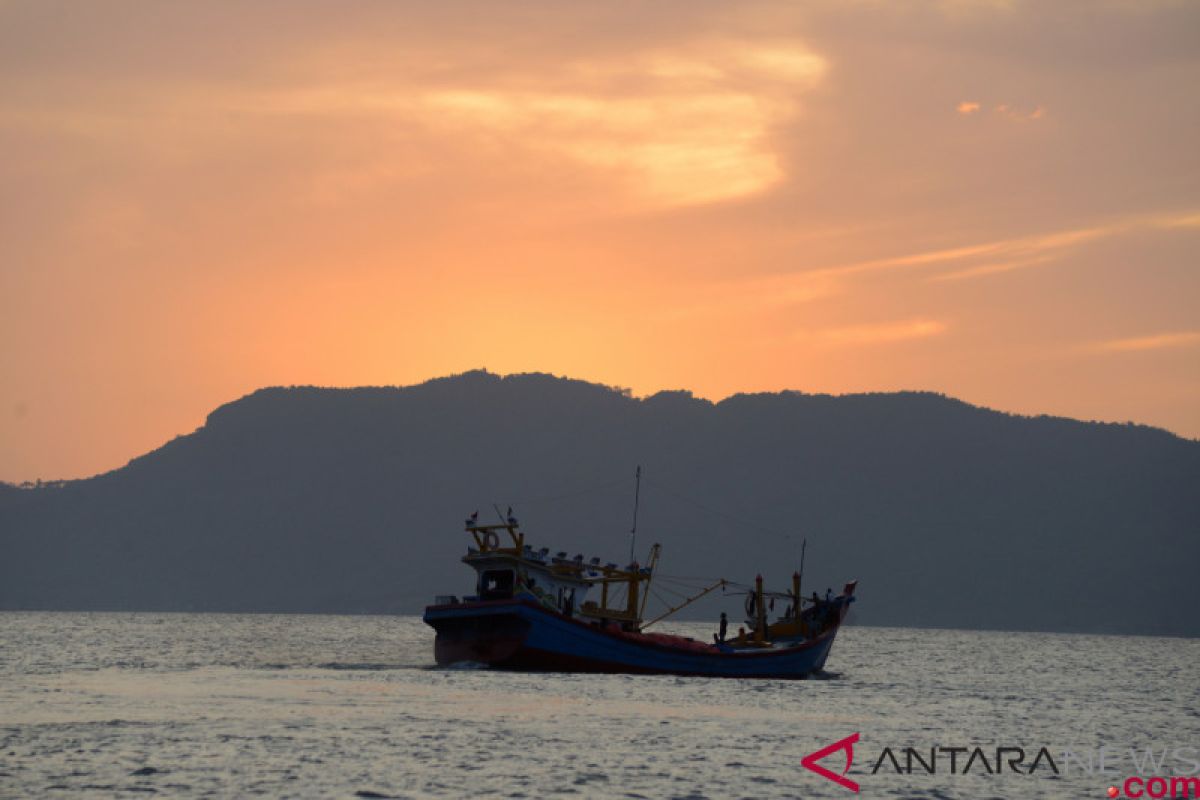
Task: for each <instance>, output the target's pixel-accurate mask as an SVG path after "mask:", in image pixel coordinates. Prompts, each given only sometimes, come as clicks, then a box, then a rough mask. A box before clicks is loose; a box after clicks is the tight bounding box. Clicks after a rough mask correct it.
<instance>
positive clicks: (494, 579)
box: [479, 569, 513, 600]
mask: <svg viewBox="0 0 1200 800" xmlns="http://www.w3.org/2000/svg"><path fill="white" fill-rule="evenodd" d="M512 594H513V571H512V570H511V569H488V570H484V571H483V573H482V574H481V575H480V576H479V599H480V600H504V599H507V598H509V597H512Z"/></svg>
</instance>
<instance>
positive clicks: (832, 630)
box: [424, 598, 845, 679]
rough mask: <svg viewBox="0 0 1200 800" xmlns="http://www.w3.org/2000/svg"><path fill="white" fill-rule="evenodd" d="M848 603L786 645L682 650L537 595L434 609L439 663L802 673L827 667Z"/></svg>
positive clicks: (728, 674) (733, 674)
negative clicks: (815, 632)
mask: <svg viewBox="0 0 1200 800" xmlns="http://www.w3.org/2000/svg"><path fill="white" fill-rule="evenodd" d="M844 616H845V606H844V605H843V606H840V607H839V609H838V618H837V620H836V621H835V623H834V624H833V625H831V626H830V627H829V628H828V629H827V630H826V631H825V632H824V633H822V634H821V635H820V636H818V637H816V638H814V639H811V640H807V641H804V642H798V643H794V644H792V645H790V646H786V647H774V648H746V649H737V650H735V649H733V648H730V647H717V646H711V647H709V646H696V645H692V646H690V647H683V646H678V645H672V644H670V643H662V642H656V641H653V640H649V639H646V638H643V637H639V636H630V635H627V634H622V633H619V632H616V631H611V630H605V629H603V628H600V627H598V626H596V625H593V624H590V623H587V622H583V621H581V620H579V619H575V618H572V617H567V616H565V615H563V614H559V613H557V612H555V611H552V610H550V609H547V608H545V607H544V606H542V605H540V604H539V603H536V602H534V601H531V600H526V599H522V598H514V599H511V600H494V601H487V602H468V603H456V604H453V605H438V606H429V607H428V608H426V609H425V616H424V619H425V622H426V623H428V624H429V625H430V626H432V627H433V628H434V629H435V630H436V631H437V639H436V642H435V645H434V654H435V657H436V658H437V662H438V664H442V665H447V664H453V663H459V662H477V663H483V664H487V665H488V666H491V667H494V668H497V669H513V670H526V671H552V672H609V673H640V674H671V675H696V676H707V677H722V678H775V679H792V678H803V677H806V676H808V675H810V674H812V673H813V672H817V671H819V670H821V669H822V668H823V667H824V666H825V660H826V658H828V656H829V651H830V648H832V647H833V640H834V638H835V637H836V635H837V631H838V628H839V626H840V623H841V620H842V618H843V617H844Z"/></svg>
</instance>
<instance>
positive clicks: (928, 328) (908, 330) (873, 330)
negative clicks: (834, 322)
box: [799, 319, 948, 346]
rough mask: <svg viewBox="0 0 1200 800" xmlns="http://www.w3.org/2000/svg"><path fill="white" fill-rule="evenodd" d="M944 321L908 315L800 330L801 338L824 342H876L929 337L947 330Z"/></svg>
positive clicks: (854, 343)
mask: <svg viewBox="0 0 1200 800" xmlns="http://www.w3.org/2000/svg"><path fill="white" fill-rule="evenodd" d="M947 327H948V326H947V325H946V323H945V322H942V321H940V320H935V319H909V320H900V321H893V322H880V323H871V324H866V325H850V326H846V327H838V328H824V329H822V330H817V331H807V332H803V333H801V334H799V336H800V338H802V339H806V340H810V341H813V342H816V343H818V344H824V345H847V346H854V345H875V344H890V343H893V342H903V341H908V340H911V339H927V338H929V337H931V336H938V335H940V334H942V333H945V332H946V330H947Z"/></svg>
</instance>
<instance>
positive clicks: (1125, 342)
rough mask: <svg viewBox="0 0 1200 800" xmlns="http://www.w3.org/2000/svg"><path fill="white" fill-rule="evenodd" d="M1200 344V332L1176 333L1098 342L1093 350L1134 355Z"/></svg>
mask: <svg viewBox="0 0 1200 800" xmlns="http://www.w3.org/2000/svg"><path fill="white" fill-rule="evenodd" d="M1197 344H1200V331H1176V332H1173V333H1158V334H1153V335H1150V336H1134V337H1131V338H1128V339H1109V340H1108V341H1104V342H1098V343H1096V344H1095V345H1093V347H1092V348H1091V349H1092V350H1095V351H1098V352H1104V353H1133V352H1138V351H1141V350H1163V349H1165V348H1171V347H1191V346H1194V345H1197Z"/></svg>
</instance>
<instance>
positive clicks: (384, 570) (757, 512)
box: [0, 370, 1200, 636]
mask: <svg viewBox="0 0 1200 800" xmlns="http://www.w3.org/2000/svg"><path fill="white" fill-rule="evenodd" d="M635 464H643V465H644V466H645V468H646V477H647V480H646V483H645V485H644V486H643V493H644V494H643V503H644V504H645V505H644V507H643V518H642V521H641V522H640V523H639V528H640V529H642V530H644V531H645V536H646V537H651V536H653V537H655V538H661V539H662V540H663V541H664V544H667V545H669V547H668V550H667V558H668V559H670V561H669V562H664V565H665V568H668V569H670V571H672V572H676V573H682V574H704V572H705V571H706V570H708V571H711V570H712V569H713V565H714V564H716V565H719V566H721V567H722V568H727V569H730V570H733V571H737V572H738V574H740V575H742V576H743V577H745V575H752V574H753V571H754V570H756V569H762V568H763V565H772V568H773V569H775V570H776V571H780V572H781V574H780V575H774V574H772V576H771V579H772V580H773V581H774V582H776V583H782V582H783V578H784V577H785V573H786V575H790V570H791V569H792V568H794V566H795V565H794V563H788V564H786V565H785V564H780V563H779V562H780V551H784V552H785V554H790V553H791V552H793V551H794V550H795V549H796V548H797V547H798V543H799V538H804V537H807V538H808V539H809V557H810V562H809V564H810V566H809V567H808V570H809V573H808V574H809V575H811V576H812V577H813V578H815V579H817V580H818V581H819V582H820V583H821V585H822V586H823V585H825V584H836V583H837V582H838V581H841V580H843V579H846V578H850V577H854V576H857V577H860V578H862V580H863V583H862V590H863V602H862V603H861V604H860V607H859V612H858V616H859V617H860V619H861V620H862V621H863V622H870V623H877V624H911V625H928V626H933V627H986V628H997V627H999V628H1012V629H1029V630H1081V631H1106V632H1123V633H1134V632H1147V633H1168V634H1179V635H1191V636H1195V635H1200V622H1198V621H1197V620H1195V619H1194V617H1195V615H1194V614H1189V613H1187V604H1188V600H1187V597H1188V595H1187V593H1186V589H1187V587H1188V585H1189V582H1190V580H1191V578H1190V573H1189V572H1188V570H1187V569H1186V567H1185V565H1186V564H1187V563H1191V564H1194V563H1196V556H1197V555H1200V548H1198V545H1197V539H1198V536H1197V532H1198V531H1200V502H1198V501H1197V499H1196V498H1195V497H1193V495H1195V494H1196V493H1195V492H1194V490H1193V488H1194V487H1195V486H1196V485H1200V443H1198V442H1195V441H1192V440H1187V439H1184V438H1182V437H1178V436H1176V435H1175V434H1172V433H1170V432H1169V431H1163V430H1161V429H1157V428H1151V427H1148V426H1139V425H1130V424H1121V423H1097V422H1083V421H1078V420H1070V419H1063V418H1058V417H1049V416H1036V417H1026V416H1021V415H1013V414H1008V413H1005V412H1000V411H994V410H991V409H984V408H980V407H976V406H972V405H970V404H967V403H964V402H963V401H961V400H957V399H954V398H950V397H946V396H944V395H941V394H937V393H932V392H901V393H863V394H855V395H841V396H832V395H820V394H805V393H798V392H780V393H739V394H736V395H731V396H730V397H727V398H724V399H722V400H720V401H716V402H714V401H710V400H706V399H703V398H696V397H694V396H692V395H691V393H690V392H687V391H667V392H658V393H656V394H653V395H650V396H647V397H642V398H635V397H633V396H632V395H631V393H630V392H628V390H622V389H620V388H616V387H606V386H602V385H599V384H593V383H588V382H585V381H579V380H574V379H566V378H557V377H554V376H550V375H545V374H541V373H527V374H522V375H511V376H499V375H495V374H493V373H489V372H485V371H478V370H476V371H471V372H468V373H462V374H460V375H456V376H448V377H446V378H439V379H435V380H433V381H429V382H426V383H423V384H418V385H415V386H409V387H359V388H352V389H328V388H320V387H269V388H265V389H260V390H258V391H256V392H253V393H251V394H249V395H246V396H245V397H243V398H240V399H238V400H234V401H231V402H229V403H225V404H222V405H221V406H219V407H217V408H216V409H214V410H213V411H212V412H211V413H210V414H209V415H208V417H207V418H206V420H205V423H204V425H203V426H201V427H200V428H197V429H196V430H195V431H193V432H192V433H189V434H185V435H182V436H179V437H176V438H175V439H173V440H171V441H170V442H168V443H166V444H165V445H163V446H162V447H160V448H156V449H155V450H153V451H150V452H149V453H146V454H144V455H142V456H139V457H137V458H135V459H132V460H131V461H130V462H129V463H128V464H127V465H125V466H124V467H121V468H119V469H117V470H113V471H111V472H107V473H102V474H101V475H98V476H95V477H93V478H88V479H80V480H77V481H68V482H64V483H56V484H54V485H53V486H52V487H48V488H43V489H35V490H16V489H12V488H11V487H9V489H8V491H3V492H0V546H3V549H4V551H5V552H6V553H7V554H8V555H9V557H8V558H5V559H3V562H4V563H3V564H2V565H0V608H63V609H76V608H111V609H146V610H215V611H233V610H246V611H254V610H258V611H330V612H379V613H397V612H404V613H415V612H416V611H419V609H420V607H421V604H422V602H423V601H425V600H426V599H428V597H431V596H432V595H433V594H435V593H438V594H442V593H459V594H462V593H467V592H468V589H469V587H468V584H469V582H470V575H469V573H468V572H467V571H466V569H465V568H464V567H462V566H461V565H460V564H458V562H457V556H458V555H459V554H460V553H461V551H462V548H463V547H464V546H465V540H464V539H463V537H462V536H461V535H457V534H455V533H454V531H455V529H456V526H457V524H458V523H459V521H460V519H461V516H462V514H464V513H466V512H469V511H470V510H472V509H473V508H474V507H476V506H482V507H483V508H484V509H487V508H488V506H489V504H490V503H491V502H496V503H500V504H507V503H509V502H513V504H514V506H516V507H517V508H518V513H519V514H520V515H521V516H522V520H523V522H525V523H526V527H527V530H528V531H529V535H530V537H531V539H532V540H535V541H538V542H540V543H544V544H546V545H548V546H551V547H552V548H554V549H570V550H571V551H572V552H576V551H577V550H580V549H582V550H585V551H587V552H589V553H592V554H595V555H602V556H604V557H605V559H606V560H617V559H616V558H614V557H615V556H617V555H618V554H619V553H621V552H626V553H627V549H628V541H627V532H628V526H629V518H628V517H629V513H630V509H629V505H630V503H631V495H632V477H631V475H632V469H633V465H635ZM596 486H600V487H602V488H601V489H596V490H595V491H594V492H592V488H590V487H596ZM603 487H607V488H603ZM589 492H592V493H589ZM559 495H567V496H571V495H575V497H574V499H565V500H554V499H553V498H555V497H557V496H559ZM522 498H527V499H528V498H532V499H534V501H531V502H527V503H522ZM538 498H540V499H538ZM546 498H551V500H550V501H547V500H546ZM699 498H703V499H702V500H700V499H699ZM646 501H649V502H646ZM702 509H704V510H702ZM720 509H736V510H737V512H736V513H729V514H726V513H723V512H720ZM622 531H624V533H622ZM643 541H645V542H646V543H647V544H648V541H649V538H647V539H646V540H643ZM641 547H642V546H641V545H639V550H640V549H641ZM794 561H795V558H794V556H793V557H791V558H790V562H794ZM671 564H673V565H674V566H671ZM756 565H757V566H756ZM685 570H686V572H685ZM729 577H734V576H733V575H730V576H729ZM917 585H920V586H921V592H920V593H918V592H914V591H913V587H914V586H917ZM1106 585H1107V586H1113V587H1118V586H1120V587H1127V590H1128V591H1127V594H1128V598H1129V599H1127V600H1126V602H1125V604H1124V605H1123V606H1121V607H1119V609H1118V610H1116V611H1113V610H1111V609H1110V608H1109V607H1108V606H1107V603H1108V602H1110V595H1109V594H1108V593H1107V591H1106V590H1105V589H1104V586H1106ZM1164 585H1165V588H1164ZM1155 587H1157V588H1155ZM1014 592H1015V597H1014ZM1025 592H1034V593H1035V594H1033V595H1026V594H1024V593H1025ZM1139 592H1140V593H1141V594H1139ZM1155 592H1156V594H1155ZM1040 594H1041V595H1044V602H1039V601H1038V599H1037V598H1038V597H1039V595H1040ZM1143 594H1144V597H1143ZM873 595H874V597H873ZM951 597H953V601H950V598H951ZM880 601H883V602H882V603H881V602H880ZM1164 601H1167V602H1164ZM873 603H874V605H872V604H873Z"/></svg>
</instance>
